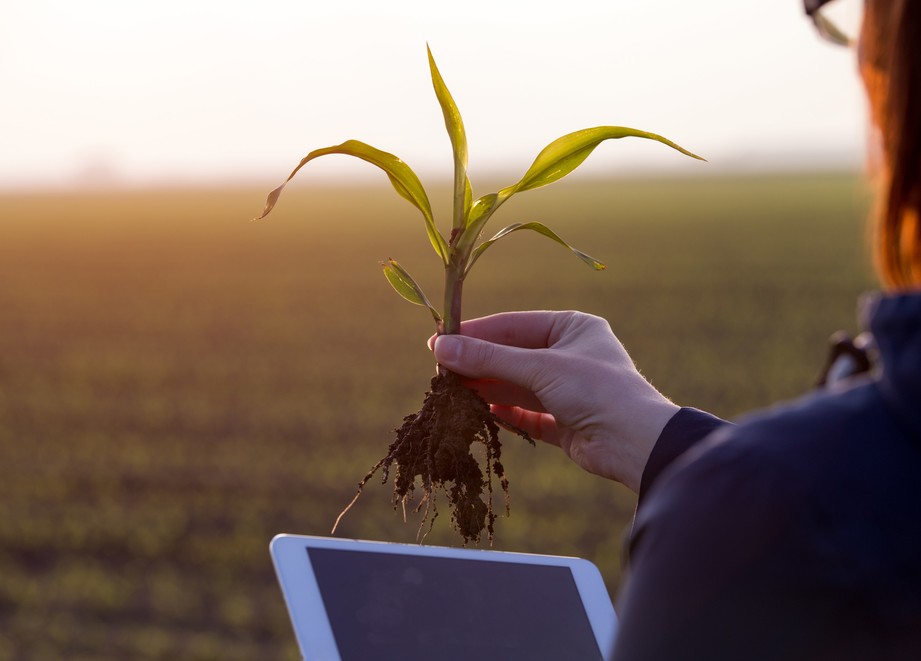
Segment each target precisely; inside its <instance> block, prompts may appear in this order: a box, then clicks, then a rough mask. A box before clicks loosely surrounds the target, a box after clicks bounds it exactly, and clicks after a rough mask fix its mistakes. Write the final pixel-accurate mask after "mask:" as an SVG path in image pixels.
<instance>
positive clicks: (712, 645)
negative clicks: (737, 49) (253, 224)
mask: <svg viewBox="0 0 921 661" xmlns="http://www.w3.org/2000/svg"><path fill="white" fill-rule="evenodd" d="M826 2H827V0H825V1H822V0H806V2H805V4H806V10H807V13H809V14H810V15H812V16H814V17H815V19H816V23H817V25H819V26H820V27H821V28H823V31H826V32H828V29H827V28H828V26H829V25H830V24H829V23H828V22H827V21H826V20H824V18H823V14H822V11H823V7H822V5H824V4H826ZM830 32H831V36H833V37H840V33H839V32H837V31H833V30H832V31H830ZM858 62H859V69H860V73H861V77H862V79H863V81H864V84H865V88H866V91H867V94H868V99H869V102H870V108H871V112H870V115H871V120H872V122H873V124H874V126H875V128H876V129H877V130H878V133H879V136H880V143H881V158H880V163H879V164H878V165H877V167H878V168H879V169H880V172H879V175H880V181H881V184H880V195H879V203H878V210H877V211H876V212H875V213H874V215H873V225H874V236H875V239H874V240H875V254H876V262H877V266H878V269H877V270H878V273H879V276H880V279H881V281H882V292H880V293H875V294H871V295H868V296H867V297H866V298H865V299H864V300H863V301H862V303H861V313H860V314H861V317H862V319H863V323H864V324H865V326H866V327H867V330H868V332H869V333H870V334H871V335H872V338H873V346H874V351H875V353H876V354H877V361H876V362H877V366H876V367H875V368H874V370H872V371H871V372H870V373H868V374H864V375H860V376H854V377H851V378H847V379H844V380H842V381H839V382H837V383H833V384H829V386H828V387H826V388H824V389H822V390H820V391H814V392H812V393H810V394H807V395H805V396H804V397H803V398H801V399H799V400H797V401H794V402H793V403H789V404H785V405H779V406H777V407H774V408H772V409H769V410H767V411H764V412H760V413H754V414H750V415H748V416H744V417H743V418H742V419H741V420H740V421H738V423H737V424H730V423H728V422H726V421H723V420H720V419H718V418H716V417H714V416H712V415H709V414H707V413H705V412H703V411H699V410H696V409H693V408H688V407H679V406H677V405H676V404H674V403H672V402H671V401H669V400H668V399H667V398H666V397H665V396H663V395H662V394H660V393H659V392H658V391H657V390H656V389H655V388H654V387H653V386H652V385H650V384H649V383H648V382H647V381H646V380H645V379H644V378H643V377H642V376H641V375H640V374H639V373H638V371H637V370H636V368H635V367H634V364H633V362H632V361H631V359H630V358H629V356H628V354H627V352H626V351H625V349H624V347H623V346H622V345H621V343H620V342H619V341H618V339H617V338H616V336H615V335H614V334H613V332H612V331H611V328H610V326H609V325H608V323H607V322H606V321H604V320H603V319H600V318H597V317H593V316H590V315H587V314H583V313H579V312H510V313H502V314H498V315H494V316H491V317H485V318H481V319H476V320H471V321H468V322H466V323H465V324H463V325H462V327H461V334H460V335H451V336H447V335H443V336H439V337H437V338H433V341H432V343H431V344H430V346H431V347H432V348H433V350H434V354H435V358H436V360H437V361H438V362H439V363H440V364H441V365H442V366H444V367H446V368H448V369H450V370H452V371H455V372H457V373H459V374H461V375H463V376H464V377H465V378H466V379H467V382H468V383H469V384H470V385H472V386H473V387H474V388H476V389H477V390H478V391H479V392H480V394H481V395H482V396H483V397H484V398H485V399H486V400H487V401H489V402H490V403H491V405H492V407H493V410H494V411H495V412H496V414H497V415H498V416H499V417H501V418H502V419H503V420H505V421H507V422H509V423H510V424H512V425H514V426H516V427H519V428H521V429H524V430H526V431H527V432H529V433H530V434H531V435H532V436H533V437H534V438H538V439H542V440H543V441H546V442H547V443H550V444H553V445H557V446H559V447H560V448H562V450H563V451H564V452H565V453H566V454H567V455H568V456H569V457H570V458H571V459H572V460H573V461H574V462H576V463H577V464H578V465H579V466H581V467H582V468H584V469H585V470H587V471H590V472H592V473H596V474H599V475H602V476H604V477H607V478H610V479H613V480H618V481H620V482H622V483H623V484H625V485H626V486H627V487H629V488H630V489H632V490H634V491H636V492H637V493H638V495H639V501H638V503H639V504H638V508H637V513H636V517H635V520H634V524H633V529H632V532H631V537H630V540H629V557H630V561H629V567H628V571H627V578H626V581H625V584H624V586H623V588H622V591H621V594H620V595H619V596H618V599H617V610H618V613H619V619H620V624H619V630H618V635H617V639H616V643H615V649H614V650H613V658H614V659H617V660H631V661H632V660H636V659H708V660H710V661H713V660H719V659H747V660H753V659H784V660H791V659H810V660H817V659H818V660H822V659H834V660H841V659H845V660H846V659H916V658H921V2H918V1H917V0H866V2H865V6H864V17H863V21H862V28H861V31H860V37H859V44H858Z"/></svg>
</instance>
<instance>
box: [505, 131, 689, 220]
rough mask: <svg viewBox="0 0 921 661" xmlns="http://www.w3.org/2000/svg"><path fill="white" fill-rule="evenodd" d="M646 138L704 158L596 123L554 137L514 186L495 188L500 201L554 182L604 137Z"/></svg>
mask: <svg viewBox="0 0 921 661" xmlns="http://www.w3.org/2000/svg"><path fill="white" fill-rule="evenodd" d="M627 137H634V138H646V139H649V140H655V141H657V142H661V143H662V144H664V145H668V146H669V147H671V148H672V149H676V150H678V151H680V152H681V153H682V154H685V155H686V156H690V157H691V158H696V159H698V160H701V161H702V160H705V159H703V158H701V157H700V156H698V155H697V154H694V153H692V152H689V151H688V150H687V149H685V148H683V147H681V146H679V145H677V144H675V143H674V142H672V141H671V140H668V139H667V138H663V137H662V136H661V135H656V134H655V133H649V132H647V131H639V130H637V129H631V128H627V127H626V126H597V127H595V128H590V129H582V130H581V131H576V132H574V133H569V134H567V135H564V136H563V137H561V138H557V139H556V140H554V141H553V142H551V143H550V144H549V145H547V146H546V147H544V149H543V150H542V151H541V152H540V154H538V155H537V158H536V159H534V163H532V164H531V167H530V168H529V169H528V171H527V172H525V175H524V176H523V177H522V178H521V180H520V181H519V182H518V183H517V184H515V185H514V186H509V187H508V188H503V189H502V190H501V191H499V201H500V204H501V203H502V202H504V201H505V200H506V199H508V198H509V197H511V196H512V195H514V194H515V193H518V192H521V191H526V190H531V189H533V188H540V187H541V186H546V185H547V184H552V183H553V182H554V181H558V180H559V179H562V178H563V177H565V176H566V175H567V174H569V173H570V172H572V171H573V170H575V169H576V168H577V167H579V165H581V164H582V162H583V161H584V160H585V159H586V158H588V155H589V154H591V153H592V151H594V149H595V147H597V146H598V145H599V144H601V143H602V142H604V141H605V140H613V139H617V138H627Z"/></svg>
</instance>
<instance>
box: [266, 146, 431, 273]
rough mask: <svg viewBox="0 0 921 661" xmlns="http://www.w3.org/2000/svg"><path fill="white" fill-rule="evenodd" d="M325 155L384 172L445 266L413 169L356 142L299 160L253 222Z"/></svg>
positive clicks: (269, 196)
mask: <svg viewBox="0 0 921 661" xmlns="http://www.w3.org/2000/svg"><path fill="white" fill-rule="evenodd" d="M328 154H344V155H346V156H354V157H355V158H360V159H361V160H363V161H367V162H368V163H371V164H372V165H376V166H377V167H379V168H380V169H381V170H383V171H384V172H386V173H387V177H388V178H389V179H390V183H391V184H392V185H393V187H394V189H395V190H396V192H397V193H399V194H400V196H402V197H403V198H405V199H406V200H409V202H410V203H411V204H412V205H413V206H415V207H416V208H417V209H419V211H421V212H422V215H423V216H424V217H425V229H426V232H427V233H428V235H429V241H431V242H432V247H434V248H435V252H436V253H438V255H439V256H440V257H441V259H442V261H443V262H444V263H445V264H447V263H448V259H449V258H448V244H447V243H446V242H445V240H444V237H442V236H441V233H440V232H439V231H438V228H437V227H436V226H435V218H434V216H433V215H432V205H431V204H430V203H429V199H428V195H426V193H425V188H423V186H422V182H421V181H419V177H417V176H416V173H415V172H413V170H412V168H410V167H409V166H408V165H406V163H404V162H403V161H402V160H400V159H399V158H397V157H396V156H394V155H393V154H390V153H388V152H385V151H381V150H380V149H377V148H375V147H372V146H371V145H368V144H366V143H364V142H360V141H358V140H347V141H345V142H343V143H342V144H341V145H334V146H332V147H324V148H323V149H315V150H314V151H312V152H310V153H309V154H307V156H305V157H304V158H303V159H301V162H300V163H298V165H297V167H296V168H294V170H293V171H292V172H291V174H289V175H288V178H287V179H285V181H284V182H283V183H282V184H281V186H279V187H278V188H276V189H275V190H273V191H272V192H271V193H269V195H268V197H267V198H266V201H265V208H264V209H263V210H262V214H260V215H259V217H258V218H256V220H259V219H260V218H265V217H266V216H267V215H268V213H269V212H270V211H271V210H272V208H273V207H274V206H275V203H276V202H278V198H279V196H280V195H281V192H282V191H283V190H284V188H285V186H287V185H288V182H289V181H291V179H293V178H294V175H296V174H297V173H298V171H299V170H300V169H301V168H302V167H304V166H305V165H306V164H307V163H309V162H310V161H312V160H313V159H315V158H319V157H320V156H326V155H328Z"/></svg>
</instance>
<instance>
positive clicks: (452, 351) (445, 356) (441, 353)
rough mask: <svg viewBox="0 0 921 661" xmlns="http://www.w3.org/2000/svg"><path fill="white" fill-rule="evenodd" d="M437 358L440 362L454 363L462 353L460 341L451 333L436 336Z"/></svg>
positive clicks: (435, 348)
mask: <svg viewBox="0 0 921 661" xmlns="http://www.w3.org/2000/svg"><path fill="white" fill-rule="evenodd" d="M433 351H434V352H435V358H436V359H437V360H438V362H439V363H443V364H448V365H451V364H454V363H456V362H457V359H458V357H459V355H460V342H459V341H458V339H457V338H456V337H452V336H450V335H439V336H438V337H436V338H435V346H434V349H433Z"/></svg>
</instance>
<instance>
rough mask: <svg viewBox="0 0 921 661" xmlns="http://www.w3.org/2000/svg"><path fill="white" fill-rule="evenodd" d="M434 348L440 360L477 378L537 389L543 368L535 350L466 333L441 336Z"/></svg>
mask: <svg viewBox="0 0 921 661" xmlns="http://www.w3.org/2000/svg"><path fill="white" fill-rule="evenodd" d="M433 351H434V353H435V359H436V360H437V361H438V363H439V364H440V365H442V366H443V367H446V368H447V369H449V370H451V371H452V372H456V373H458V374H461V375H463V376H466V377H470V378H474V379H499V380H501V381H507V382H510V383H515V384H518V385H519V386H521V387H523V388H527V389H529V390H532V391H533V390H537V388H536V384H535V381H536V380H537V377H538V375H539V373H540V370H541V369H543V367H542V365H541V364H540V363H541V362H542V361H540V360H535V358H537V356H536V355H535V354H536V353H538V352H535V351H534V350H531V349H521V348H519V347H511V346H504V345H502V344H494V343H492V342H489V341H486V340H480V339H477V338H473V337H466V336H463V335H439V336H438V337H437V338H436V339H435V346H434V349H433ZM545 357H546V356H545Z"/></svg>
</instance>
